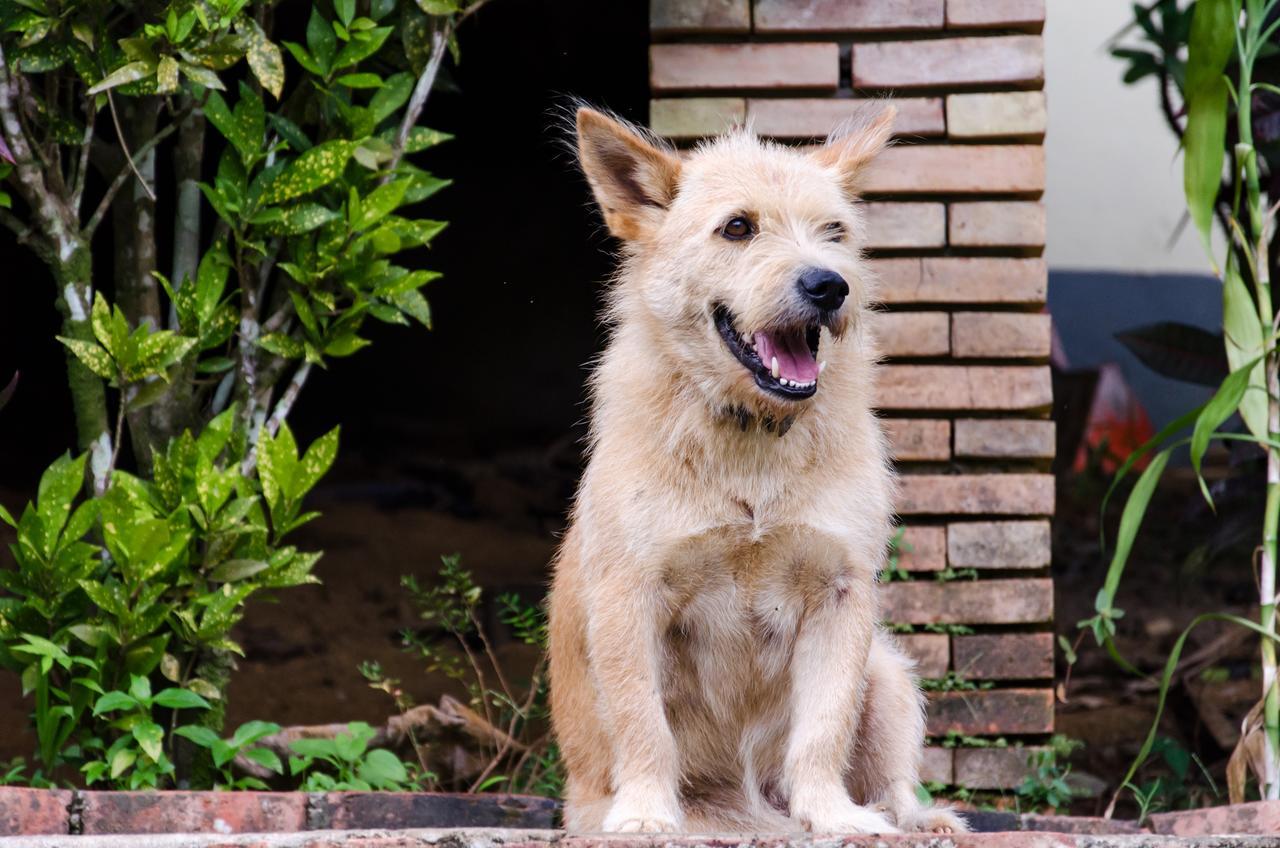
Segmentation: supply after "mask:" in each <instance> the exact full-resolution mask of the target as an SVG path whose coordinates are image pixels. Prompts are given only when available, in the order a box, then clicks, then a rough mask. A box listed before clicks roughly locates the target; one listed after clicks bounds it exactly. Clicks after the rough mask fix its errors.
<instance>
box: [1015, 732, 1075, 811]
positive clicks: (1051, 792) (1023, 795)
mask: <svg viewBox="0 0 1280 848" xmlns="http://www.w3.org/2000/svg"><path fill="white" fill-rule="evenodd" d="M1082 747H1084V743H1083V742H1081V741H1080V740H1078V739H1071V738H1070V737H1067V736H1063V735H1062V734H1055V735H1054V736H1053V737H1052V738H1051V739H1050V740H1049V744H1048V745H1047V746H1045V747H1044V748H1042V749H1039V750H1036V751H1033V752H1032V753H1031V755H1030V756H1029V757H1027V767H1028V768H1029V769H1030V770H1031V773H1030V774H1028V775H1027V776H1026V777H1025V778H1023V780H1022V783H1021V784H1019V785H1018V789H1017V794H1018V798H1019V799H1020V800H1021V801H1023V802H1025V803H1026V804H1027V805H1028V806H1029V807H1030V808H1031V809H1033V810H1039V809H1044V808H1048V809H1050V810H1057V809H1059V808H1060V807H1065V806H1067V805H1068V804H1070V803H1071V799H1072V798H1074V797H1075V796H1076V790H1075V789H1074V788H1072V786H1071V785H1070V784H1069V783H1068V782H1067V777H1068V776H1069V775H1070V774H1071V765H1070V764H1069V763H1068V762H1067V759H1069V758H1070V757H1071V755H1072V753H1074V752H1075V751H1076V750H1077V749H1078V748H1082Z"/></svg>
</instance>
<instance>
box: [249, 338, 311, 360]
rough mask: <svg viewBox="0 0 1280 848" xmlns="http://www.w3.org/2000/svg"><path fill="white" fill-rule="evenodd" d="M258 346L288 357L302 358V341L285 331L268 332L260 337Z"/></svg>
mask: <svg viewBox="0 0 1280 848" xmlns="http://www.w3.org/2000/svg"><path fill="white" fill-rule="evenodd" d="M258 346H259V347H261V348H262V349H264V350H268V351H271V352H272V353H274V354H275V355H276V356H283V357H284V358H286V359H301V358H302V353H303V350H302V342H300V341H298V340H297V339H294V338H291V337H290V336H287V335H285V334H284V333H267V334H266V335H265V336H263V337H262V338H260V339H258Z"/></svg>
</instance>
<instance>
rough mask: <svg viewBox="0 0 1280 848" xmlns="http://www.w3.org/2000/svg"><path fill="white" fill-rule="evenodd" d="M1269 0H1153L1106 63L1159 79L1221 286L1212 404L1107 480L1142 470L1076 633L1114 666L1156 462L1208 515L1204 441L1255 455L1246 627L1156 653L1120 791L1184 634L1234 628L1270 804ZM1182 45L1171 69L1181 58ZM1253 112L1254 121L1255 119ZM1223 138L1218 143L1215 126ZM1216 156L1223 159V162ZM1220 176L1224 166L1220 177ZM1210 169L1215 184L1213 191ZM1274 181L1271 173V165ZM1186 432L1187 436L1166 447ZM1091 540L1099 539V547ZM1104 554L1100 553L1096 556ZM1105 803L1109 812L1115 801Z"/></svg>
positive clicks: (1274, 518)
mask: <svg viewBox="0 0 1280 848" xmlns="http://www.w3.org/2000/svg"><path fill="white" fill-rule="evenodd" d="M1278 9H1280V2H1277V0H1245V2H1243V4H1242V3H1241V2H1240V0H1197V2H1196V3H1195V4H1194V7H1192V6H1190V5H1186V6H1183V5H1179V4H1178V3H1177V2H1176V0H1161V2H1158V3H1156V4H1154V6H1153V7H1151V8H1144V7H1135V16H1136V18H1135V20H1136V23H1137V25H1138V26H1139V27H1140V28H1141V30H1142V32H1143V34H1144V36H1145V41H1144V47H1143V49H1140V50H1132V49H1129V48H1121V50H1122V51H1127V52H1121V53H1119V54H1118V55H1120V57H1121V58H1123V59H1125V60H1126V61H1128V62H1129V70H1128V72H1127V75H1126V78H1127V79H1137V78H1141V77H1142V76H1144V75H1148V74H1152V73H1154V74H1157V75H1158V76H1159V78H1160V83H1161V85H1160V92H1161V97H1162V100H1163V102H1164V103H1165V111H1166V116H1167V117H1168V119H1169V121H1170V124H1171V126H1172V127H1173V128H1174V129H1175V130H1176V131H1177V132H1178V133H1179V135H1180V136H1181V140H1182V148H1183V150H1184V158H1183V166H1184V170H1183V177H1184V189H1185V195H1186V200H1187V211H1188V215H1189V217H1190V219H1191V222H1192V223H1193V224H1194V226H1195V228H1196V230H1197V232H1198V233H1199V235H1200V237H1201V240H1202V242H1203V244H1204V246H1205V249H1206V252H1207V253H1208V254H1209V257H1210V259H1211V261H1212V263H1213V266H1214V270H1215V272H1216V273H1217V274H1218V275H1219V277H1220V278H1221V280H1222V287H1223V334H1222V344H1223V352H1224V354H1225V360H1226V363H1227V367H1228V369H1229V373H1228V374H1227V375H1226V376H1225V377H1224V378H1223V379H1222V380H1221V382H1220V384H1219V385H1218V387H1217V389H1216V391H1215V392H1214V395H1213V397H1212V398H1211V399H1210V400H1209V401H1208V402H1207V403H1206V404H1204V405H1203V406H1201V407H1199V408H1197V409H1194V410H1192V411H1190V412H1188V413H1187V414H1185V415H1183V416H1182V417H1180V418H1178V419H1177V420H1175V421H1174V422H1172V423H1170V424H1169V425H1168V426H1166V427H1165V428H1164V429H1163V430H1162V431H1161V432H1160V433H1158V434H1157V435H1156V436H1155V438H1154V439H1152V440H1151V441H1150V442H1148V443H1147V444H1146V445H1144V446H1142V447H1141V448H1139V449H1138V450H1137V451H1135V452H1134V453H1133V454H1132V455H1131V456H1130V457H1129V458H1128V459H1127V460H1126V461H1125V462H1124V464H1123V465H1121V467H1120V469H1119V470H1118V471H1117V473H1116V476H1115V479H1114V481H1113V483H1112V485H1111V488H1110V489H1109V490H1108V493H1107V496H1106V497H1104V499H1103V510H1104V515H1105V510H1106V505H1107V501H1108V500H1109V498H1110V496H1111V495H1112V493H1114V491H1115V490H1116V488H1117V486H1118V485H1119V484H1120V483H1121V481H1122V480H1124V479H1125V478H1126V476H1127V475H1128V473H1129V472H1130V471H1131V470H1133V469H1134V468H1135V467H1136V466H1137V465H1138V464H1139V463H1140V462H1143V461H1147V462H1148V463H1149V464H1148V465H1147V466H1146V468H1145V470H1143V471H1142V473H1141V474H1140V475H1139V476H1138V479H1137V481H1136V482H1135V483H1134V485H1133V487H1132V489H1131V491H1130V493H1129V497H1128V500H1127V502H1126V504H1125V507H1124V510H1123V513H1122V515H1121V519H1120V525H1119V528H1118V530H1117V533H1116V540H1115V548H1114V551H1113V553H1112V557H1111V564H1110V567H1109V569H1108V572H1107V577H1106V580H1105V582H1104V585H1103V586H1102V588H1101V589H1100V590H1099V592H1098V595H1097V598H1096V601H1095V615H1093V616H1092V617H1090V618H1088V619H1086V620H1084V621H1082V622H1080V627H1081V628H1085V629H1088V630H1089V631H1090V632H1092V634H1093V636H1094V638H1095V640H1096V641H1097V642H1098V643H1099V644H1100V645H1103V646H1104V647H1105V648H1106V649H1107V651H1108V652H1109V653H1110V654H1111V656H1112V657H1113V658H1115V659H1116V660H1117V661H1118V662H1119V663H1120V664H1121V666H1122V667H1123V668H1125V669H1127V670H1129V671H1131V672H1134V673H1138V674H1140V673H1141V672H1140V670H1138V669H1136V668H1134V667H1133V665H1132V664H1130V663H1129V662H1128V661H1127V660H1125V659H1124V657H1123V656H1122V655H1121V653H1120V651H1119V649H1118V648H1117V646H1116V643H1115V635H1116V622H1117V621H1118V620H1119V619H1120V618H1121V617H1122V615H1123V611H1122V610H1121V609H1119V608H1118V607H1117V606H1116V603H1115V601H1116V594H1117V592H1118V590H1119V586H1120V581H1121V578H1122V577H1123V574H1124V569H1125V565H1126V562H1127V560H1128V558H1129V555H1130V552H1131V550H1132V548H1133V544H1134V541H1135V537H1136V535H1137V532H1138V529H1139V527H1140V526H1141V523H1142V520H1143V517H1144V515H1145V512H1146V509H1147V506H1148V504H1149V503H1150V501H1151V497H1152V494H1153V492H1154V490H1155V487H1156V485H1157V483H1158V481H1159V479H1160V477H1161V475H1162V474H1163V472H1164V469H1165V468H1166V466H1167V465H1168V462H1169V458H1170V455H1171V452H1172V451H1173V450H1175V449H1178V448H1181V447H1184V446H1186V447H1188V448H1189V453H1190V459H1191V466H1192V469H1193V471H1194V472H1195V474H1196V476H1197V478H1198V480H1199V482H1200V487H1201V491H1202V493H1203V495H1204V497H1205V499H1206V501H1207V502H1208V503H1209V504H1210V505H1211V506H1213V504H1214V498H1213V494H1212V492H1211V490H1210V488H1209V486H1208V484H1207V483H1206V482H1205V479H1204V477H1203V475H1202V474H1201V465H1202V462H1203V459H1204V456H1205V452H1206V450H1207V449H1208V447H1209V444H1210V443H1211V442H1212V441H1213V440H1235V441H1243V442H1247V443H1252V444H1254V445H1257V446H1258V447H1259V448H1260V449H1261V450H1262V452H1263V454H1264V455H1265V457H1266V464H1267V476H1266V481H1267V482H1266V484H1265V491H1266V504H1265V507H1264V511H1263V522H1262V528H1261V533H1260V538H1259V545H1258V547H1259V549H1260V551H1261V557H1260V564H1259V569H1258V573H1259V580H1258V584H1259V608H1260V613H1259V618H1258V620H1257V621H1251V620H1249V619H1247V618H1244V617H1242V616H1237V615H1230V614H1226V613H1212V612H1211V613H1205V614H1203V615H1200V616H1198V617H1196V618H1195V619H1194V620H1193V621H1192V622H1191V624H1190V625H1189V626H1188V627H1187V629H1186V630H1184V631H1183V633H1182V634H1181V635H1180V636H1179V638H1178V639H1177V641H1176V642H1175V644H1174V646H1173V650H1171V651H1170V653H1169V657H1168V660H1167V662H1166V663H1165V667H1164V669H1163V673H1162V674H1161V677H1160V681H1159V695H1158V699H1157V707H1156V716H1155V718H1154V720H1153V721H1152V724H1151V728H1150V730H1149V731H1148V733H1147V736H1146V738H1145V739H1144V741H1143V744H1142V746H1141V748H1140V750H1139V752H1138V756H1137V757H1136V758H1135V760H1134V762H1133V763H1132V764H1131V765H1130V767H1129V769H1128V771H1127V773H1126V774H1125V776H1124V777H1123V779H1122V780H1121V781H1120V784H1121V788H1122V789H1123V788H1124V786H1125V785H1132V783H1133V778H1134V775H1135V774H1136V773H1137V771H1138V770H1139V769H1140V768H1141V767H1142V764H1143V762H1144V761H1145V760H1146V759H1147V758H1148V757H1149V756H1150V755H1151V753H1152V751H1153V748H1154V746H1155V743H1156V739H1157V730H1158V727H1159V723H1160V717H1161V715H1162V714H1163V711H1164V706H1165V701H1166V698H1167V695H1168V692H1169V688H1170V685H1171V683H1172V681H1173V679H1174V676H1175V672H1176V670H1177V666H1178V663H1179V660H1180V658H1181V655H1182V650H1183V647H1184V645H1185V644H1186V639H1187V636H1188V635H1189V633H1190V631H1191V630H1192V629H1194V628H1195V627H1197V626H1199V625H1200V624H1202V623H1204V622H1207V621H1221V622H1227V623H1231V624H1235V625H1238V626H1240V627H1242V628H1244V629H1246V630H1248V631H1251V632H1253V633H1254V634H1256V635H1257V636H1258V637H1260V642H1261V659H1262V678H1263V686H1262V690H1263V691H1262V709H1261V710H1260V711H1259V712H1258V715H1259V717H1260V720H1253V719H1252V718H1251V719H1250V723H1249V726H1248V727H1246V728H1245V733H1244V734H1242V739H1241V743H1240V745H1241V747H1240V748H1239V749H1238V752H1239V751H1243V750H1245V749H1247V748H1248V746H1250V745H1253V744H1255V743H1256V744H1258V745H1259V747H1261V748H1262V749H1263V756H1262V757H1261V758H1260V759H1261V763H1262V767H1261V769H1260V773H1258V774H1257V775H1256V776H1257V779H1258V782H1259V785H1260V786H1261V787H1262V794H1263V796H1264V797H1265V798H1269V799H1277V798H1280V689H1277V686H1276V679H1277V674H1276V671H1277V655H1276V642H1277V635H1276V620H1275V604H1276V570H1277V535H1278V528H1280V353H1278V352H1277V347H1276V344H1275V338H1276V329H1275V327H1276V310H1275V308H1274V306H1273V301H1272V293H1271V277H1272V262H1273V259H1272V249H1271V242H1272V237H1273V228H1274V215H1275V212H1276V207H1275V206H1273V205H1271V201H1270V200H1269V199H1268V198H1267V196H1266V194H1265V192H1264V183H1263V180H1262V176H1261V175H1262V173H1263V171H1264V170H1265V169H1266V168H1268V167H1269V163H1267V162H1265V161H1260V160H1265V157H1266V156H1267V154H1268V152H1272V153H1273V152H1274V145H1272V144H1271V142H1273V141H1274V140H1275V139H1273V138H1270V137H1269V136H1268V135H1267V134H1266V132H1268V131H1261V132H1255V131H1256V130H1258V129H1259V128H1260V127H1264V126H1265V123H1266V122H1264V121H1257V122H1255V110H1256V109H1259V108H1261V109H1265V108H1267V107H1266V106H1265V103H1266V102H1267V100H1268V99H1269V98H1266V97H1263V96H1262V95H1265V94H1276V93H1280V88H1277V87H1276V86H1274V85H1272V84H1271V83H1269V82H1265V81H1263V80H1264V79H1265V78H1267V75H1266V74H1264V73H1262V71H1263V68H1262V67H1261V66H1260V64H1259V63H1260V62H1263V61H1265V60H1266V59H1267V57H1269V56H1273V55H1274V54H1275V53H1276V38H1275V36H1276V33H1277V32H1278V31H1280V20H1277V19H1276V15H1275V13H1276V11H1277V10H1278ZM1184 43H1185V45H1186V55H1185V62H1184V60H1183V59H1182V56H1181V50H1182V45H1183V44H1184ZM1170 83H1172V84H1173V85H1174V86H1176V88H1177V90H1178V92H1179V93H1180V94H1181V97H1182V100H1183V110H1184V111H1185V114H1186V125H1185V128H1183V127H1181V126H1179V124H1178V120H1177V112H1178V110H1177V109H1176V108H1174V106H1173V104H1172V99H1171V98H1172V93H1171V91H1170ZM1265 114H1266V113H1264V116H1265ZM1229 123H1233V124H1234V132H1233V133H1231V134H1229V133H1228V124H1229ZM1228 154H1230V155H1229V161H1228ZM1224 166H1226V167H1225V169H1224ZM1224 170H1225V171H1226V173H1228V174H1229V177H1228V179H1227V182H1226V188H1225V190H1224V186H1223V173H1224ZM1272 170H1273V171H1274V168H1272ZM1215 219H1216V220H1218V221H1219V222H1220V224H1221V225H1222V228H1223V230H1224V232H1225V234H1226V236H1227V242H1228V243H1227V248H1226V252H1225V255H1224V257H1222V259H1221V260H1219V259H1218V258H1217V257H1216V256H1215V251H1214V246H1213V243H1212V240H1211V232H1212V228H1213V222H1214V220H1215ZM1237 413H1238V414H1239V416H1240V419H1241V420H1242V421H1243V424H1244V430H1245V432H1243V433H1239V432H1225V431H1223V430H1222V429H1221V428H1222V427H1223V425H1224V424H1225V423H1226V422H1227V421H1228V420H1229V419H1231V418H1232V417H1233V416H1234V415H1236V414H1237ZM1186 428H1191V430H1192V433H1191V436H1190V437H1186V438H1179V434H1180V433H1181V432H1182V431H1183V430H1185V429H1186ZM1104 541H1105V539H1104ZM1104 549H1105V545H1104ZM1231 774H1232V775H1234V776H1233V777H1232V779H1230V780H1229V781H1228V786H1229V791H1230V795H1231V797H1232V800H1233V801H1234V800H1241V799H1243V797H1244V786H1243V781H1242V780H1241V779H1240V775H1242V774H1244V770H1243V769H1241V770H1238V771H1237V770H1231ZM1120 791H1121V790H1117V793H1116V796H1115V797H1113V798H1112V801H1111V805H1110V807H1109V808H1108V813H1110V812H1111V811H1112V810H1113V809H1114V807H1115V803H1116V800H1117V799H1118V797H1119V792H1120Z"/></svg>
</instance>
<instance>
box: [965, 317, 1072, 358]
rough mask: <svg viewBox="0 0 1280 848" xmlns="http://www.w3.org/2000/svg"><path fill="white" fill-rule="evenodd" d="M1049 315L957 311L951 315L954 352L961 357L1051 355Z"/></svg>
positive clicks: (1029, 356)
mask: <svg viewBox="0 0 1280 848" xmlns="http://www.w3.org/2000/svg"><path fill="white" fill-rule="evenodd" d="M1049 333H1050V330H1049V316H1048V315H1044V314H1035V313H1027V312H957V313H955V314H954V315H952V316H951V346H952V352H953V353H954V354H955V356H957V357H959V358H969V359H995V358H1004V357H1007V358H1031V357H1046V356H1048V355H1049Z"/></svg>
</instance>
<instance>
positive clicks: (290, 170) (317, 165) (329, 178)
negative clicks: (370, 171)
mask: <svg viewBox="0 0 1280 848" xmlns="http://www.w3.org/2000/svg"><path fill="white" fill-rule="evenodd" d="M355 147H356V144H355V142H351V141H343V140H340V139H335V140H333V141H326V142H324V143H323V144H317V145H316V146H315V147H313V148H311V149H310V150H308V151H306V152H305V153H302V154H301V155H299V156H298V158H297V159H294V160H293V161H292V162H290V163H289V166H288V167H287V168H285V170H284V172H283V173H281V174H280V176H279V177H277V178H276V180H275V182H273V183H272V184H271V186H270V187H269V188H268V189H267V190H266V192H265V193H264V195H263V198H262V202H263V203H266V204H272V203H280V202H282V201H285V200H291V199H292V198H295V197H298V196H300V195H303V194H306V193H307V192H310V191H315V190H316V189H318V188H320V187H322V186H325V185H328V184H330V183H332V182H334V181H335V180H337V179H338V178H339V177H341V176H342V171H343V169H344V168H346V166H347V160H348V159H350V158H351V152H352V151H353V150H355Z"/></svg>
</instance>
